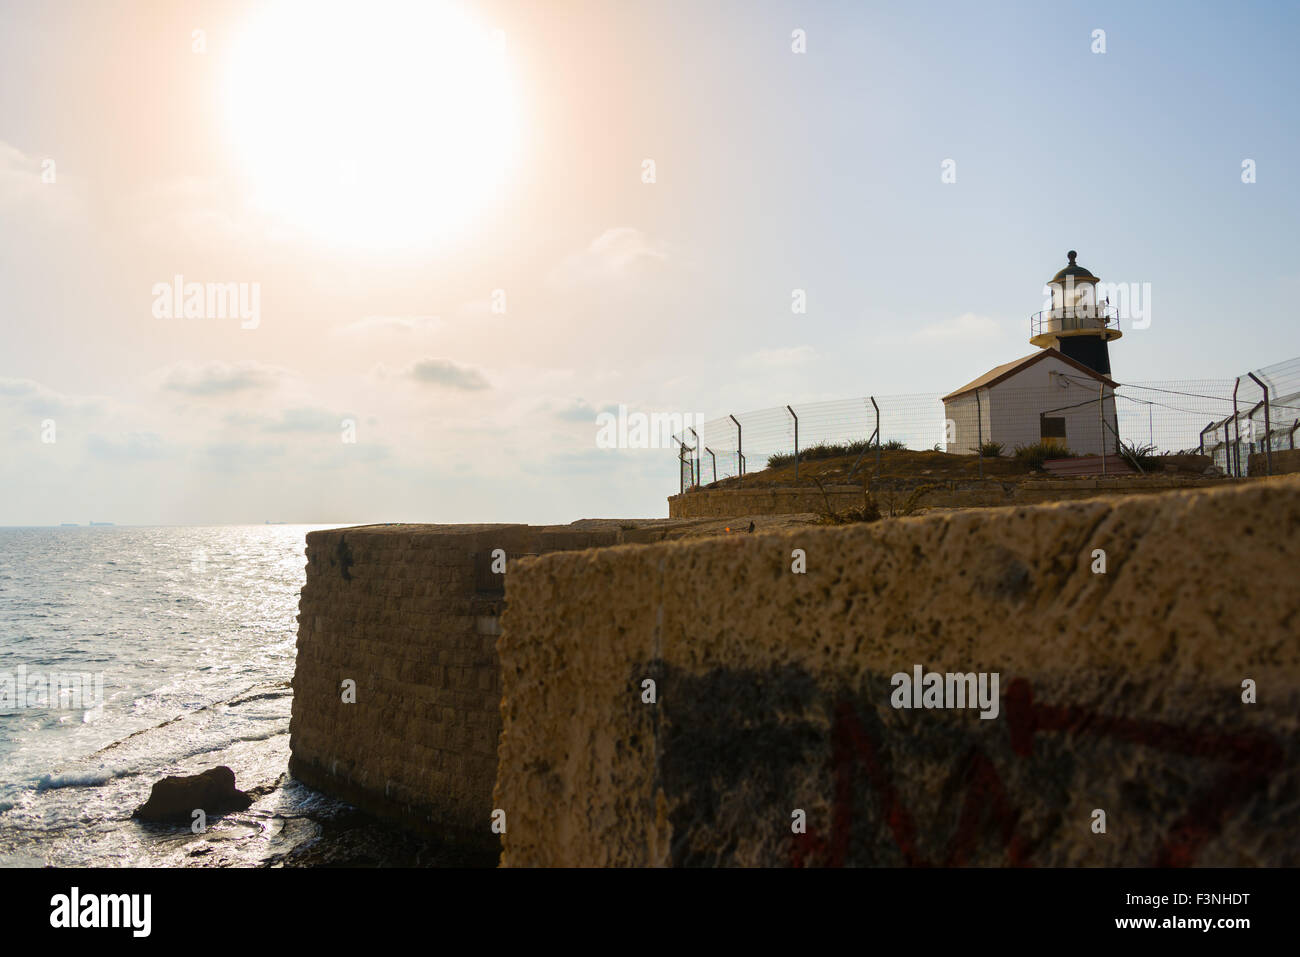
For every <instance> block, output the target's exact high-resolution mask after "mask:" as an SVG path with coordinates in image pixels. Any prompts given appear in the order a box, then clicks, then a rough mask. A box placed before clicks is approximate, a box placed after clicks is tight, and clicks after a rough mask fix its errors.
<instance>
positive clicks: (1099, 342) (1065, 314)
mask: <svg viewBox="0 0 1300 957" xmlns="http://www.w3.org/2000/svg"><path fill="white" fill-rule="evenodd" d="M1078 256H1079V254H1078V253H1076V252H1075V251H1074V250H1073V249H1071V250H1070V251H1069V252H1068V253H1066V258H1067V259H1068V265H1067V266H1066V267H1065V268H1064V269H1062V270H1061V271H1060V272H1058V273H1057V274H1056V275H1055V276H1053V277H1052V278H1051V280H1049V281H1048V283H1047V289H1048V290H1049V291H1050V292H1051V296H1052V305H1051V308H1050V309H1044V310H1043V311H1042V312H1039V313H1036V314H1034V315H1033V316H1031V317H1030V318H1029V341H1030V342H1031V343H1033V344H1034V345H1036V346H1038V347H1039V348H1040V349H1055V350H1057V351H1058V352H1060V353H1061V355H1063V356H1066V357H1067V358H1070V359H1073V360H1075V361H1076V362H1079V363H1081V364H1083V365H1085V366H1087V367H1088V368H1089V369H1091V370H1092V371H1093V372H1097V373H1100V374H1101V375H1104V376H1109V375H1110V351H1109V344H1110V342H1111V341H1112V340H1114V339H1118V338H1119V337H1120V335H1121V333H1120V331H1119V314H1118V312H1117V311H1116V310H1115V308H1114V307H1113V306H1112V305H1111V304H1110V302H1109V301H1108V300H1103V299H1099V297H1098V292H1097V280H1098V277H1097V276H1094V275H1093V274H1092V273H1091V272H1089V271H1088V270H1087V269H1084V268H1083V267H1082V266H1080V265H1079V264H1078V262H1076V261H1075V260H1076V259H1077V258H1078Z"/></svg>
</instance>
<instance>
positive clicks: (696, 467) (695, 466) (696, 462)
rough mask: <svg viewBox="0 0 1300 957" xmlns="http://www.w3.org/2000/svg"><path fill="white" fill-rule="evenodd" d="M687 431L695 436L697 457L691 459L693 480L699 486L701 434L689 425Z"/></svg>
mask: <svg viewBox="0 0 1300 957" xmlns="http://www.w3.org/2000/svg"><path fill="white" fill-rule="evenodd" d="M686 431H688V432H690V433H691V435H693V436H695V448H694V449H693V451H694V452H695V455H694V456H693V457H692V458H691V478H692V479H694V480H695V484H696V485H699V484H700V433H698V432H696V431H695V430H694V429H692V428H691V427H690V426H689V425H688V426H687V427H686Z"/></svg>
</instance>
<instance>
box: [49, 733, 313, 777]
mask: <svg viewBox="0 0 1300 957" xmlns="http://www.w3.org/2000/svg"><path fill="white" fill-rule="evenodd" d="M137 733H139V732H137ZM288 733H289V723H288V721H285V722H284V724H283V726H282V727H280V728H277V729H274V730H271V731H266V732H262V733H258V734H238V735H233V736H230V737H226V738H224V739H222V740H220V741H215V742H205V743H203V744H202V745H201V746H199V747H195V748H191V749H189V750H187V751H180V752H174V753H172V754H168V755H150V756H149V757H148V759H146V760H141V761H136V762H132V763H129V764H119V765H117V766H116V767H107V768H95V769H93V770H91V769H87V770H84V771H71V772H67V773H62V774H43V775H41V777H40V778H39V779H38V780H37V782H36V790H37V791H53V790H57V789H59V788H81V787H102V786H103V785H105V784H108V783H109V782H110V781H114V780H116V779H118V778H129V777H135V776H136V775H140V774H149V773H154V774H158V773H162V772H163V769H165V768H167V767H172V766H175V765H177V764H179V763H181V762H182V761H188V760H189V759H190V758H195V757H198V756H199V755H201V754H212V753H213V752H216V751H224V750H226V748H229V747H233V746H234V745H236V744H241V743H243V742H247V741H267V740H270V739H271V738H275V737H279V736H280V735H283V734H288Z"/></svg>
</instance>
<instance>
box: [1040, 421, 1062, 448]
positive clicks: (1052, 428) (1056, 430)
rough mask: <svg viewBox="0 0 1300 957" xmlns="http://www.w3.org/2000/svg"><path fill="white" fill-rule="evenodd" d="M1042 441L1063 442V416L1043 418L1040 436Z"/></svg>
mask: <svg viewBox="0 0 1300 957" xmlns="http://www.w3.org/2000/svg"><path fill="white" fill-rule="evenodd" d="M1040 438H1043V439H1056V440H1058V441H1061V442H1064V441H1065V417H1064V416H1046V415H1045V416H1043V418H1042V435H1041V436H1040Z"/></svg>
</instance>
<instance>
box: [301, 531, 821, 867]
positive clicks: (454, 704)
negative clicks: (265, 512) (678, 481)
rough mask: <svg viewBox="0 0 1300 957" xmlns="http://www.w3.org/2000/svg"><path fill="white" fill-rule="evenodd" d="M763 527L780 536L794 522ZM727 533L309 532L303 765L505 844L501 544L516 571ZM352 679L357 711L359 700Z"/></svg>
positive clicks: (441, 828)
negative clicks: (521, 563)
mask: <svg viewBox="0 0 1300 957" xmlns="http://www.w3.org/2000/svg"><path fill="white" fill-rule="evenodd" d="M809 517H810V516H809ZM758 522H759V523H760V524H761V525H764V526H765V527H780V526H788V525H790V524H793V523H794V522H795V519H793V518H790V517H780V518H768V519H763V518H759V519H758ZM723 529H724V525H723V524H722V523H719V522H710V521H705V520H695V521H672V520H663V519H658V520H631V521H600V520H587V521H582V522H575V523H574V524H572V525H565V526H545V527H534V526H528V525H372V526H363V527H359V528H341V529H330V530H323V531H315V532H311V533H309V534H308V536H307V549H306V555H307V577H306V584H305V586H304V587H303V590H302V598H301V601H300V605H299V615H298V657H297V664H296V668H295V672H294V680H293V691H294V695H293V713H292V718H291V721H290V748H291V757H290V764H289V766H290V770H291V771H292V772H293V774H294V775H295V776H296V777H298V778H299V779H300V780H302V781H303V782H304V783H306V784H308V785H310V786H312V787H314V788H317V789H318V790H321V791H324V792H326V793H327V794H331V795H333V796H335V797H338V798H341V799H343V800H345V801H348V802H349V803H351V804H353V805H355V806H357V807H359V808H361V809H362V810H365V811H368V812H370V813H372V814H374V815H376V816H378V817H381V818H384V819H386V820H389V821H392V822H395V823H398V824H400V825H402V826H404V827H407V828H410V829H412V830H415V831H418V832H421V833H424V834H428V835H430V836H434V837H438V838H441V839H444V840H448V841H452V842H456V843H464V844H468V845H483V846H493V847H495V846H496V845H497V838H496V836H495V835H494V834H492V833H491V830H490V815H491V809H492V805H491V798H492V786H493V783H494V782H495V780H496V768H497V743H498V741H497V739H498V735H499V733H500V729H501V707H500V706H501V678H500V666H499V664H498V661H497V653H496V641H497V636H498V635H499V634H500V630H501V628H500V616H501V612H502V610H503V609H504V608H505V582H506V575H504V574H500V573H496V572H494V571H493V565H492V553H493V551H494V550H496V549H501V551H502V552H503V553H504V558H505V562H506V568H507V571H509V570H510V569H512V568H513V567H514V564H515V562H516V561H517V560H518V559H519V558H520V557H522V556H525V555H540V554H544V553H547V552H551V551H557V550H572V549H586V548H594V547H599V546H607V545H615V544H619V543H627V542H644V543H652V542H658V541H663V540H665V539H672V538H678V537H685V536H691V535H697V534H705V535H707V534H712V533H715V532H721V531H723ZM348 681H351V682H353V683H354V691H353V694H352V695H350V696H349V697H352V699H353V700H351V701H348V700H345V692H346V691H347V687H346V686H345V684H344V683H345V682H348Z"/></svg>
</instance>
